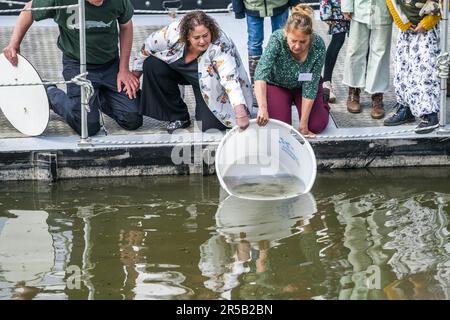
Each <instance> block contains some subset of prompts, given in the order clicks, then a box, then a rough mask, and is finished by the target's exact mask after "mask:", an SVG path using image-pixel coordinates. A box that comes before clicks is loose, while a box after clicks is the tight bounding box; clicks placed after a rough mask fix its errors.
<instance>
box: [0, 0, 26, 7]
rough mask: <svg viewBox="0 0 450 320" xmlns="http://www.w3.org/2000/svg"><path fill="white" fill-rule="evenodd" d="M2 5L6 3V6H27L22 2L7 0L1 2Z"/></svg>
mask: <svg viewBox="0 0 450 320" xmlns="http://www.w3.org/2000/svg"><path fill="white" fill-rule="evenodd" d="M0 3H6V4H17V5H19V6H20V5H22V6H24V5H26V4H27V3H26V2H21V1H6V0H0Z"/></svg>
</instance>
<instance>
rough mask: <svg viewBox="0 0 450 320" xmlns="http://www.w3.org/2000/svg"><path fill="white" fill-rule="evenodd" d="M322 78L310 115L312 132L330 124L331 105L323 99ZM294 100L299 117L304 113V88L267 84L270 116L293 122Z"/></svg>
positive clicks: (320, 130) (319, 130)
mask: <svg viewBox="0 0 450 320" xmlns="http://www.w3.org/2000/svg"><path fill="white" fill-rule="evenodd" d="M322 82H323V81H322V79H320V82H319V90H318V91H317V96H316V100H314V104H313V107H312V109H311V114H310V115H309V122H308V128H309V130H310V131H311V132H314V133H320V132H322V131H323V130H324V129H325V128H326V127H327V125H328V119H329V114H330V107H329V106H328V103H326V102H325V101H324V100H323V87H322ZM292 102H294V103H295V105H296V107H297V110H298V114H299V117H301V115H302V90H301V89H286V88H282V87H278V86H274V85H270V84H267V108H268V111H269V118H272V119H277V120H280V121H283V122H286V123H288V124H292Z"/></svg>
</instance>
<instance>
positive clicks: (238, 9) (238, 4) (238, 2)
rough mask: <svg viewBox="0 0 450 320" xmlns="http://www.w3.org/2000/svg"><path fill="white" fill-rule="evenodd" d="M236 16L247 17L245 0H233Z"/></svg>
mask: <svg viewBox="0 0 450 320" xmlns="http://www.w3.org/2000/svg"><path fill="white" fill-rule="evenodd" d="M232 4H233V12H234V17H235V18H236V19H244V18H245V5H244V0H232Z"/></svg>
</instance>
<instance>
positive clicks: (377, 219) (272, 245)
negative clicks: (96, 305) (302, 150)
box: [0, 168, 450, 299]
mask: <svg viewBox="0 0 450 320" xmlns="http://www.w3.org/2000/svg"><path fill="white" fill-rule="evenodd" d="M449 181H450V169H449V168H440V169H431V168H419V169H418V168H416V169H407V170H400V169H392V170H384V169H382V170H371V171H356V170H353V171H335V172H330V173H319V175H318V178H317V180H316V183H315V186H314V188H313V190H312V192H311V194H308V195H305V196H303V197H301V198H298V199H291V200H288V201H277V202H267V201H265V202H263V203H261V202H259V201H253V202H252V201H242V200H237V199H233V198H228V199H226V200H223V199H221V195H220V192H219V185H218V182H217V180H216V178H215V177H199V176H191V177H146V178H128V179H126V178H118V179H90V180H72V181H64V182H59V183H57V184H55V185H48V184H46V183H38V182H2V183H1V185H0V298H2V299H90V298H94V299H229V298H232V299H449V298H450V243H449V223H448V219H449V202H450V182H449ZM222 198H223V197H222ZM220 200H222V201H220Z"/></svg>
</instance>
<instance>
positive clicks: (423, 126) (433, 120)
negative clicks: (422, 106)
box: [414, 112, 439, 134]
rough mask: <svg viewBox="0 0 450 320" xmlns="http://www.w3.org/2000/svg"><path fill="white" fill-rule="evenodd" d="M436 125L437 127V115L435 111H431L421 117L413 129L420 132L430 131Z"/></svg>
mask: <svg viewBox="0 0 450 320" xmlns="http://www.w3.org/2000/svg"><path fill="white" fill-rule="evenodd" d="M437 127H439V119H438V115H437V113H436V112H432V113H430V114H426V115H424V116H423V117H422V120H421V121H420V123H419V124H418V125H417V127H416V129H414V131H415V132H416V133H420V134H423V133H430V132H432V131H433V130H434V129H436V128H437Z"/></svg>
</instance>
